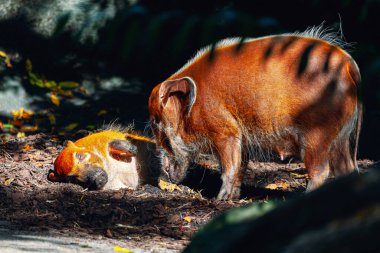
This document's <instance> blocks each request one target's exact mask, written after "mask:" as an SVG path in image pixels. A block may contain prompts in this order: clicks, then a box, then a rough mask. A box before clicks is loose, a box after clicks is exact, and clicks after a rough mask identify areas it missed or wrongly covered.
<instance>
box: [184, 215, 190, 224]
mask: <svg viewBox="0 0 380 253" xmlns="http://www.w3.org/2000/svg"><path fill="white" fill-rule="evenodd" d="M183 219H184V220H185V221H187V222H189V223H190V222H191V220H192V219H191V217H190V216H186V217H183Z"/></svg>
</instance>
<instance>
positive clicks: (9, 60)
mask: <svg viewBox="0 0 380 253" xmlns="http://www.w3.org/2000/svg"><path fill="white" fill-rule="evenodd" d="M0 57H2V58H4V62H5V65H6V66H7V67H8V68H12V67H13V66H12V63H11V59H10V58H9V56H8V55H7V54H6V53H5V52H4V51H0Z"/></svg>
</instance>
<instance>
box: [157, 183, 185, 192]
mask: <svg viewBox="0 0 380 253" xmlns="http://www.w3.org/2000/svg"><path fill="white" fill-rule="evenodd" d="M158 187H160V189H161V190H166V191H168V192H173V191H174V190H177V191H180V192H182V190H181V188H179V187H178V185H176V184H172V183H168V182H165V181H164V180H160V182H159V183H158Z"/></svg>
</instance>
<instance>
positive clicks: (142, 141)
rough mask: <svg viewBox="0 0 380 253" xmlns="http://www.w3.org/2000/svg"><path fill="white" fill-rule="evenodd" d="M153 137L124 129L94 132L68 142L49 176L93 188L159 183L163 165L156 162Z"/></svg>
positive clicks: (59, 180) (52, 179) (106, 188)
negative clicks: (122, 130)
mask: <svg viewBox="0 0 380 253" xmlns="http://www.w3.org/2000/svg"><path fill="white" fill-rule="evenodd" d="M154 150H155V144H154V142H153V141H152V140H150V139H148V138H146V137H143V136H139V135H135V134H131V133H123V132H120V131H112V130H107V131H102V132H98V133H94V134H90V135H88V136H87V137H84V138H82V139H79V140H77V141H76V142H74V143H73V142H71V141H69V142H67V146H66V148H65V149H63V150H62V151H61V153H60V154H59V155H58V157H57V158H56V160H55V162H54V171H50V172H49V175H48V179H49V180H51V181H58V182H72V183H77V184H80V185H82V186H83V187H86V188H89V189H91V190H98V189H105V190H117V189H120V188H132V189H136V187H137V186H138V185H140V184H146V183H149V184H155V183H157V182H156V179H157V177H158V174H159V169H156V170H155V168H156V167H157V166H154V163H153V162H154V161H155V160H154V157H153V151H154Z"/></svg>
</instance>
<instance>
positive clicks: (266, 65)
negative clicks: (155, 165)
mask: <svg viewBox="0 0 380 253" xmlns="http://www.w3.org/2000/svg"><path fill="white" fill-rule="evenodd" d="M359 82H360V73H359V69H358V66H357V65H356V63H355V61H354V60H353V59H352V58H351V56H350V55H349V54H348V53H347V52H346V51H344V50H343V49H342V48H341V47H340V46H339V39H338V38H337V36H336V34H332V33H329V32H326V31H324V30H323V28H322V26H318V27H312V28H310V29H308V30H307V31H305V32H303V33H295V34H282V35H274V36H267V37H261V38H256V39H247V40H244V41H242V40H241V39H239V38H232V39H225V40H222V41H220V42H219V43H217V44H216V45H215V47H210V46H209V47H206V48H204V49H202V50H200V51H199V52H198V53H197V54H196V56H195V57H194V58H193V59H191V60H190V61H189V62H188V63H187V64H186V65H185V66H183V67H182V68H181V69H180V70H178V71H177V72H176V73H175V74H173V75H172V76H171V77H169V78H168V79H167V80H166V81H164V82H162V83H160V84H158V85H157V86H156V87H155V88H154V89H153V91H152V93H151V95H150V98H149V111H150V121H151V128H152V131H153V133H154V134H155V137H156V143H157V145H158V146H159V147H161V161H162V165H161V166H162V168H161V170H162V173H163V174H166V175H167V176H168V177H169V179H170V180H171V181H172V182H174V183H178V182H180V181H181V180H183V178H184V177H185V175H186V171H187V168H188V166H189V163H190V162H191V161H196V160H197V159H198V157H199V155H203V154H204V153H209V154H214V155H216V157H217V159H218V160H219V162H220V166H221V172H222V176H221V178H222V186H221V189H220V191H219V194H218V197H217V198H218V199H220V200H225V199H233V198H238V197H239V196H240V186H241V181H242V177H243V174H244V168H245V167H246V166H245V164H246V163H247V162H248V159H252V158H253V159H255V158H257V155H261V154H265V153H266V152H265V150H268V149H269V150H275V149H276V148H278V149H280V150H281V151H282V152H290V153H291V154H293V155H297V156H299V157H301V159H302V160H303V161H304V163H305V167H306V169H307V172H308V174H309V178H310V180H309V182H308V185H307V191H310V190H313V189H316V188H317V187H319V186H320V185H321V184H322V183H323V182H324V181H325V180H326V178H327V177H328V175H329V172H330V171H331V172H332V173H333V174H334V175H335V176H339V175H344V174H347V173H350V172H352V171H353V170H354V169H355V168H356V167H357V163H356V152H357V142H358V137H359V136H358V135H359V131H360V122H361V105H360V103H359V101H358V96H357V89H358V85H359ZM252 156H253V157H252ZM255 156H256V157H255ZM260 158H262V157H260ZM242 163H243V164H242Z"/></svg>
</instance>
